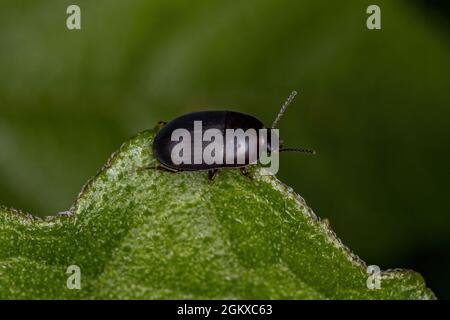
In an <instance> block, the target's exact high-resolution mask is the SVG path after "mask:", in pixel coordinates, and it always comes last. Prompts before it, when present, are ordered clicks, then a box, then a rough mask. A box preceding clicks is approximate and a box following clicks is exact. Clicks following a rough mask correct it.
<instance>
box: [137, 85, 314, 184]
mask: <svg viewBox="0 0 450 320" xmlns="http://www.w3.org/2000/svg"><path fill="white" fill-rule="evenodd" d="M296 94H297V92H296V91H293V92H292V93H291V95H290V96H289V97H288V99H287V100H286V101H285V103H284V104H283V106H282V107H281V109H280V111H279V112H278V115H277V117H276V118H275V120H274V122H273V124H272V126H271V127H270V128H266V127H265V126H264V125H263V123H262V122H261V121H259V120H258V119H256V118H255V117H253V116H250V115H248V114H244V113H240V112H235V111H202V112H192V113H188V114H185V115H182V116H180V117H178V118H175V119H174V120H172V121H170V122H168V123H161V124H162V127H161V129H160V130H159V132H158V133H157V134H156V137H155V139H154V140H153V146H152V151H153V155H154V157H155V158H156V160H157V161H158V164H157V165H156V166H148V167H144V168H141V169H157V170H163V171H171V172H182V171H201V170H206V171H208V177H209V179H210V180H212V179H213V178H214V175H215V173H216V172H217V170H218V169H221V168H230V167H231V168H239V169H240V170H241V172H242V173H243V174H244V175H246V176H248V177H250V175H249V173H248V172H247V171H246V167H247V166H248V165H251V164H255V163H256V162H257V161H258V160H259V156H260V151H261V150H264V149H266V150H264V151H265V152H267V153H268V154H270V153H271V152H283V151H294V152H304V153H310V154H314V151H312V150H309V149H302V148H282V147H281V145H280V146H279V148H278V143H275V140H273V139H274V138H276V139H277V141H278V135H276V130H273V129H275V128H276V125H277V123H278V121H279V120H280V119H281V117H282V115H283V114H284V112H285V110H286V108H287V106H288V105H289V104H290V102H291V101H292V100H293V98H294V97H295V95H296ZM195 123H197V125H198V123H201V127H200V128H199V127H198V126H197V127H196V125H195ZM177 129H180V130H181V131H183V132H184V133H186V135H189V136H191V135H194V136H195V135H198V134H200V135H201V137H203V133H205V132H208V131H214V132H215V135H214V139H212V137H210V138H211V139H210V140H208V139H206V141H205V140H203V138H201V139H197V140H196V139H195V138H194V141H197V142H193V141H192V140H191V142H188V146H190V147H192V146H194V149H195V150H200V152H202V151H203V149H205V148H206V147H207V145H209V144H210V143H211V141H214V142H215V141H216V138H217V139H223V140H222V141H223V143H224V144H227V140H230V141H235V140H234V137H230V136H228V135H227V133H228V132H229V131H234V130H237V129H240V130H242V131H244V132H246V131H247V130H249V129H252V130H249V131H253V130H254V133H255V135H256V138H255V135H252V138H254V140H253V142H256V143H255V144H256V148H255V144H253V143H252V144H251V147H249V145H250V142H249V141H250V138H249V139H248V140H247V138H244V140H240V141H241V143H239V142H238V143H236V144H234V142H233V143H232V144H230V145H231V146H230V148H229V149H227V148H225V146H224V147H222V148H219V149H220V153H218V158H219V159H222V157H223V158H224V159H226V160H227V161H223V163H218V162H214V161H213V162H210V163H211V164H207V163H208V162H196V161H195V156H192V154H191V153H188V152H186V157H187V159H188V160H189V161H188V163H186V162H183V161H180V162H179V163H174V161H173V159H172V151H175V150H176V149H174V148H175V147H176V145H177V144H178V143H179V142H178V141H177V140H176V139H175V140H174V139H173V138H174V137H173V133H174V132H175V131H177ZM210 129H211V130H210ZM228 129H231V130H228ZM199 132H200V133H199ZM261 132H263V134H264V135H262V134H261ZM267 132H270V134H266V133H267ZM231 139H233V140H231ZM199 140H200V142H198V141H199ZM183 142H184V139H183ZM271 142H272V147H273V150H272V148H271ZM195 146H197V148H195ZM189 150H190V149H189ZM195 150H194V153H195ZM255 150H256V151H255ZM174 154H175V155H176V154H177V153H176V152H174ZM180 154H183V156H184V151H183V152H180ZM195 154H197V153H195ZM211 154H212V153H211ZM215 156H217V155H216V154H215V153H214V157H215ZM193 157H194V161H191V160H192V158H193ZM238 158H240V160H239V161H235V160H237V159H238ZM229 159H231V160H234V161H230V162H228V160H229ZM255 160H256V161H255Z"/></svg>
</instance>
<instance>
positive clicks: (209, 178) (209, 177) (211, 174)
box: [208, 169, 218, 182]
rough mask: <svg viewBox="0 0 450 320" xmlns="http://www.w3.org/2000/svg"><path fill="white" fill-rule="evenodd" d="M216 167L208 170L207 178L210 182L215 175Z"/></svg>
mask: <svg viewBox="0 0 450 320" xmlns="http://www.w3.org/2000/svg"><path fill="white" fill-rule="evenodd" d="M217 171H218V170H217V169H212V170H208V180H209V182H212V181H213V180H214V178H215V177H216V173H217Z"/></svg>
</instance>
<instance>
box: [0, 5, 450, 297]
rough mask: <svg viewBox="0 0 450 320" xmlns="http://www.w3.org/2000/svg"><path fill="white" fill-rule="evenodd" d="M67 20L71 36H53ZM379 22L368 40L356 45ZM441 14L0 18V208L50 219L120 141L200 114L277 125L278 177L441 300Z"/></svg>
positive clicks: (393, 9)
mask: <svg viewBox="0 0 450 320" xmlns="http://www.w3.org/2000/svg"><path fill="white" fill-rule="evenodd" d="M69 4H78V5H79V6H80V7H81V17H82V30H79V31H77V30H74V31H69V30H67V28H66V18H67V14H66V8H67V6H68V5H69ZM370 4H378V5H379V6H380V7H381V13H382V30H379V31H370V30H368V29H367V28H366V19H367V17H368V15H367V14H366V8H367V6H368V5H370ZM449 13H450V10H449V7H448V5H446V4H445V2H444V1H437V0H435V1H425V0H424V1H406V0H405V1H401V0H398V1H389V0H386V1H376V2H373V1H363V0H359V1H357V0H354V1H325V0H308V1H299V0H298V1H294V0H289V1H288V0H278V1H275V0H271V1H269V0H246V1H206V0H204V1H203V0H202V1H198V0H197V1H173V0H171V1H167V0H166V1H162V0H153V1H144V0H128V1H125V0H122V1H118V0H96V1H87V0H77V1H65V0H64V1H61V0H58V1H56V0H46V1H40V0H28V1H25V0H22V1H2V2H1V3H0V204H3V205H6V206H11V207H15V208H18V209H22V210H24V211H29V212H31V213H33V214H36V215H50V214H53V213H56V212H58V211H64V210H66V209H67V208H68V207H69V206H70V205H71V203H72V201H73V200H74V198H75V197H76V195H77V193H78V192H79V190H80V189H81V187H82V185H83V184H84V183H85V182H86V181H87V180H88V179H89V178H90V177H91V176H93V175H94V174H95V173H96V171H97V170H98V169H99V168H100V167H101V166H102V165H103V163H104V162H105V160H106V159H107V157H108V156H109V155H110V154H111V153H112V152H113V151H115V150H116V149H117V148H118V146H119V145H120V144H121V143H122V142H123V141H124V140H126V139H128V138H129V137H130V136H132V135H134V134H136V133H137V132H139V131H141V130H144V129H147V128H151V127H153V126H154V124H155V123H156V122H157V121H158V120H170V119H172V118H174V117H175V116H177V115H180V114H182V113H186V112H191V111H196V110H205V109H215V108H216V109H224V108H226V109H231V110H239V111H242V112H247V113H251V114H253V115H256V116H257V117H259V118H260V119H261V120H263V121H264V122H265V123H266V124H268V125H270V124H271V122H272V120H273V118H274V117H275V115H276V113H277V111H278V109H279V107H280V106H281V104H282V102H283V100H284V99H285V98H286V96H287V95H288V94H289V93H290V91H291V90H293V89H297V90H299V91H300V94H299V96H298V97H297V99H296V100H295V102H294V104H293V105H292V106H291V107H290V109H288V111H287V113H286V117H285V118H284V119H283V120H282V122H281V123H280V133H281V135H282V138H283V140H284V141H285V142H286V145H289V146H304V147H310V148H314V149H316V150H317V152H318V154H317V155H316V156H314V157H309V156H303V155H299V154H284V155H283V157H282V159H281V166H280V172H279V174H278V177H279V178H280V179H281V180H282V181H284V182H285V183H287V184H289V185H291V186H292V187H293V188H294V189H295V190H296V191H297V192H299V193H300V194H301V195H302V196H303V197H304V198H305V199H306V201H307V202H308V203H309V205H310V206H311V207H312V208H313V209H314V211H315V212H316V214H317V215H318V216H320V217H321V218H328V219H329V220H330V222H331V226H332V228H333V229H334V230H335V231H336V233H337V234H338V236H339V237H340V238H341V239H342V240H343V241H344V243H345V244H347V245H348V246H349V247H350V248H352V249H353V250H354V251H355V252H356V253H357V254H358V255H360V256H361V257H362V258H363V259H364V260H365V261H367V262H368V263H370V264H378V265H379V266H380V267H382V268H383V269H385V268H392V267H404V268H411V269H415V270H417V271H419V272H421V273H422V274H423V275H424V277H425V279H426V280H427V283H428V285H429V286H430V287H431V288H432V289H433V290H434V291H435V293H436V294H437V295H438V297H439V298H450V276H449V272H448V270H450V204H449V201H448V197H449V190H450V188H449V181H450V179H449V170H448V168H447V167H448V165H449V163H450V152H449V142H450V141H449V137H450V125H449V124H450V121H449V117H450V109H449V107H450V60H449V58H450V41H449V36H450V33H449V32H450V29H449V22H450V20H449V18H450V14H449ZM219 178H220V176H219Z"/></svg>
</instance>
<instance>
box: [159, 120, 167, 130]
mask: <svg viewBox="0 0 450 320" xmlns="http://www.w3.org/2000/svg"><path fill="white" fill-rule="evenodd" d="M166 124H167V122H165V121H158V124H157V125H158V127H159V128H160V129H161V128H162V127H164V126H165V125H166Z"/></svg>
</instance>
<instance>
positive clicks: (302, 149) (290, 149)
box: [280, 148, 316, 154]
mask: <svg viewBox="0 0 450 320" xmlns="http://www.w3.org/2000/svg"><path fill="white" fill-rule="evenodd" d="M280 152H302V153H308V154H316V152H315V151H314V150H311V149H305V148H281V149H280Z"/></svg>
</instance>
